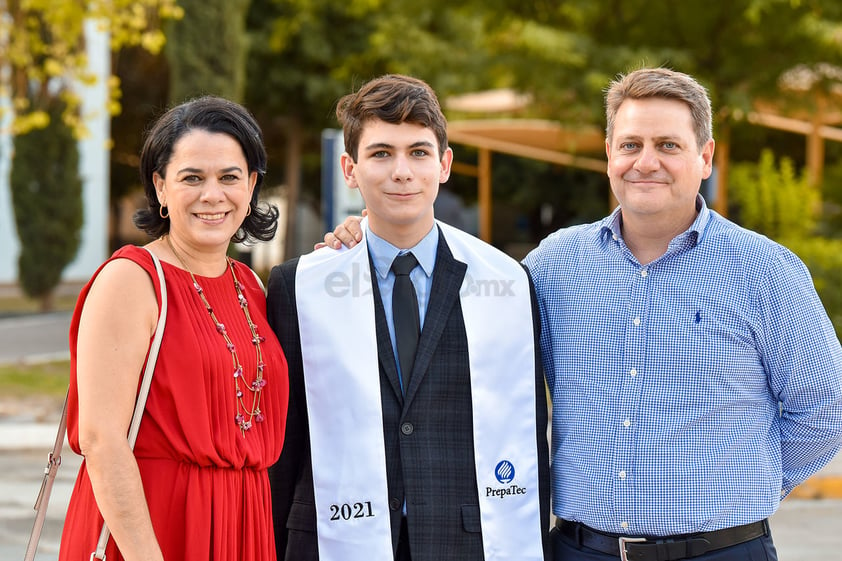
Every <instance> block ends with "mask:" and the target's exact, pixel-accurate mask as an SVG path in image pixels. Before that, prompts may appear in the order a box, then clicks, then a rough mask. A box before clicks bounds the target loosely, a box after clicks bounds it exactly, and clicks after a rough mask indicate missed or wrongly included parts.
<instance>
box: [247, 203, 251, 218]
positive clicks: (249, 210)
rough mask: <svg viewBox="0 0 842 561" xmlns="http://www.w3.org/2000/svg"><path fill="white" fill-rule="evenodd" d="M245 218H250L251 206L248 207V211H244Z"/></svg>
mask: <svg viewBox="0 0 842 561" xmlns="http://www.w3.org/2000/svg"><path fill="white" fill-rule="evenodd" d="M246 216H251V205H249V209H248V210H247V211H246Z"/></svg>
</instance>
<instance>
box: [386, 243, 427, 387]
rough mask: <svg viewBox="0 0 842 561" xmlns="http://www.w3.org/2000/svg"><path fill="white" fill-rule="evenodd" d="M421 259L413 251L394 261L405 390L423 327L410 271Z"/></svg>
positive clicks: (395, 316) (394, 296) (394, 303)
mask: <svg viewBox="0 0 842 561" xmlns="http://www.w3.org/2000/svg"><path fill="white" fill-rule="evenodd" d="M417 264H418V260H417V259H415V256H414V255H413V254H412V253H405V254H403V255H398V256H397V257H395V260H394V261H392V271H393V272H394V273H395V287H394V289H393V290H392V320H393V321H394V323H395V341H396V342H397V346H398V364H400V367H401V384H402V386H403V389H404V391H406V388H407V386H408V385H409V375H410V374H411V373H412V364H413V363H414V362H415V350H416V349H417V348H418V335H419V333H420V331H421V329H420V321H419V318H418V297H417V296H416V295H415V285H413V284H412V279H410V278H409V272H410V271H412V269H414V268H415V266H416V265H417Z"/></svg>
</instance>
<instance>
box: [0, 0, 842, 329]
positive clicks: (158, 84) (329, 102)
mask: <svg viewBox="0 0 842 561" xmlns="http://www.w3.org/2000/svg"><path fill="white" fill-rule="evenodd" d="M641 66H668V67H671V68H674V69H676V70H680V71H683V72H687V73H690V74H692V75H693V76H695V77H696V78H698V79H699V80H700V81H701V82H702V83H703V84H704V85H705V86H706V87H707V88H708V89H709V92H710V95H711V98H712V100H713V107H714V110H715V127H714V135H715V138H716V141H717V146H716V167H715V174H714V176H713V178H712V180H710V181H708V182H706V184H705V185H704V187H703V194H704V195H705V196H706V199H707V201H708V204H709V205H710V206H712V207H713V208H715V209H716V210H718V211H719V212H720V213H722V214H724V215H727V216H729V217H730V218H732V219H733V220H735V221H737V222H739V223H741V224H743V225H745V226H747V227H749V228H752V229H755V230H759V231H761V232H763V233H765V234H766V235H768V236H770V237H772V238H774V239H776V240H778V241H781V242H782V243H784V244H785V245H787V246H788V247H790V248H791V249H793V250H794V251H795V252H796V253H797V254H798V255H799V256H800V257H801V258H802V259H803V260H804V261H805V262H806V263H807V265H808V267H809V268H810V269H811V271H812V273H813V275H814V279H815V282H816V285H817V288H818V290H819V293H820V295H821V296H822V298H823V300H824V302H825V305H826V306H827V308H828V310H829V312H830V315H831V317H832V319H833V320H834V323H835V325H836V326H837V331H839V330H840V328H842V291H840V290H839V288H838V287H839V286H842V241H840V238H842V128H839V127H838V126H837V125H842V4H840V3H839V2H838V1H837V0H734V1H729V2H710V1H705V0H686V1H683V2H680V3H674V2H657V1H656V2H653V1H651V0H624V1H623V2H618V1H613V0H601V1H599V0H566V1H564V2H558V1H541V0H537V1H533V2H520V1H513V0H511V1H510V0H476V1H473V0H466V1H462V2H453V1H450V0H427V1H425V2H415V1H406V0H389V1H385V0H344V1H341V2H340V1H337V0H139V1H128V0H111V1H109V2H98V1H81V0H80V1H72V0H56V1H52V2H38V1H28V2H24V1H21V0H2V1H0V69H1V70H2V71H0V78H2V89H0V118H2V121H0V125H1V126H0V131H2V136H0V149H2V150H0V248H2V249H0V287H2V288H0V290H2V291H3V293H4V294H6V295H8V296H10V297H11V296H19V297H21V298H24V299H27V298H28V299H30V300H32V301H34V302H37V306H38V307H40V308H43V309H50V308H51V307H52V306H54V305H55V302H56V297H57V296H58V297H60V296H61V295H62V294H66V295H69V298H70V299H72V298H73V290H74V288H77V289H78V285H79V283H82V282H84V281H85V280H87V279H88V278H89V277H90V275H91V273H93V271H94V270H95V269H96V267H97V266H98V265H99V264H100V263H101V262H102V261H103V260H104V259H106V258H107V256H108V255H110V253H111V252H112V251H113V250H114V249H116V248H118V247H119V246H121V245H123V244H126V243H144V242H145V241H146V240H145V239H144V235H143V234H141V233H140V232H138V231H137V230H135V228H134V227H133V226H132V223H131V216H132V214H133V212H134V210H135V209H136V208H137V207H138V205H140V204H142V203H143V200H142V198H143V194H142V192H141V190H140V184H139V180H138V172H137V164H138V153H139V150H140V145H141V141H142V134H143V131H144V129H145V127H146V126H147V125H148V123H149V122H150V121H151V120H152V119H153V118H154V117H155V116H157V115H159V114H160V113H161V112H162V111H163V110H165V109H166V108H167V107H168V106H170V105H172V104H175V103H178V102H181V101H183V100H186V99H188V98H191V97H195V96H197V95H201V94H218V95H222V96H225V97H228V98H231V99H234V100H236V101H240V102H242V103H244V104H245V105H246V106H247V107H248V108H249V109H250V110H251V111H252V112H253V113H254V114H255V116H256V117H257V119H258V121H259V122H260V124H261V126H262V128H263V130H264V133H265V137H266V144H267V147H268V150H269V154H270V158H269V170H268V174H267V178H266V188H265V191H264V192H263V194H262V195H263V197H264V198H265V199H266V200H267V201H270V202H272V203H273V204H276V205H278V207H279V208H280V210H281V212H282V223H281V227H280V229H279V235H278V236H277V237H276V239H275V240H274V241H273V242H271V243H269V244H261V245H259V246H255V247H247V246H239V247H236V248H232V252H236V253H237V254H238V255H239V256H240V257H241V258H242V259H243V260H245V261H247V262H250V263H251V264H252V265H253V266H254V267H255V268H256V269H258V270H259V271H260V272H261V273H264V274H265V273H266V272H267V270H268V268H269V267H271V265H273V264H275V263H277V262H279V261H281V260H284V259H288V258H290V257H294V256H296V255H299V254H300V253H303V252H306V251H309V250H310V249H311V248H312V245H313V243H314V242H316V241H318V240H319V239H320V238H321V236H322V233H323V232H324V231H325V230H326V229H328V228H331V229H332V227H333V225H334V224H335V223H336V222H337V221H339V220H341V219H342V218H343V217H344V216H346V215H347V214H348V213H350V212H356V211H357V210H359V207H360V205H361V202H360V201H359V199H355V198H353V196H349V191H348V190H347V188H345V187H344V185H343V184H342V182H341V178H340V177H338V174H337V173H336V170H335V163H336V160H337V159H338V153H341V150H342V146H341V135H337V134H336V133H337V131H336V130H335V129H336V128H337V123H336V120H335V117H334V108H335V103H336V101H337V100H338V98H339V97H341V96H342V95H343V94H345V93H347V92H349V91H351V90H352V89H355V88H357V87H359V86H360V85H361V84H362V83H363V82H365V81H366V80H368V79H370V78H372V77H374V76H377V75H380V74H383V73H386V72H399V73H406V74H411V75H414V76H417V77H420V78H422V79H424V80H426V81H428V82H429V83H430V84H431V85H432V86H433V87H434V88H435V89H436V91H437V92H438V94H439V96H440V99H441V100H442V103H443V106H444V108H445V112H446V114H447V116H448V119H449V121H450V140H451V144H452V147H453V149H454V151H455V154H456V158H455V160H456V164H455V165H454V174H453V176H452V178H451V180H450V181H449V182H448V184H447V185H446V186H445V187H444V188H443V193H442V195H441V197H440V200H439V202H438V205H437V206H438V209H437V215H438V216H439V217H440V218H442V219H444V220H445V221H448V222H451V223H454V224H455V225H457V226H460V227H462V228H464V229H466V230H468V231H471V232H473V233H475V234H477V235H479V236H480V237H482V238H483V239H486V240H487V241H490V242H491V243H492V244H494V245H495V246H497V247H499V248H501V249H503V250H504V251H506V252H508V253H510V254H511V255H513V256H514V257H518V258H519V257H522V256H523V255H524V254H525V253H526V252H527V251H528V250H529V249H531V248H532V247H534V246H535V245H536V244H537V242H538V241H539V240H540V239H541V238H543V237H544V236H545V235H547V234H548V233H549V232H552V231H554V230H556V229H557V228H559V227H562V226H567V225H571V224H576V223H582V222H589V221H593V220H596V219H598V218H600V217H602V216H603V215H605V214H606V213H608V212H609V211H610V210H611V208H612V207H613V205H614V201H613V200H612V198H611V195H610V192H609V187H608V181H607V177H606V175H605V155H604V136H603V131H604V126H605V123H604V115H603V91H604V89H605V88H606V86H607V84H608V82H609V81H610V80H611V79H612V78H614V77H615V76H616V75H617V74H618V73H621V72H627V71H630V70H633V69H635V68H639V67H641ZM338 179H339V180H338Z"/></svg>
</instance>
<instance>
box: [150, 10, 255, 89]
mask: <svg viewBox="0 0 842 561" xmlns="http://www.w3.org/2000/svg"><path fill="white" fill-rule="evenodd" d="M249 3H250V0H179V5H180V6H181V8H182V9H183V10H184V17H183V18H181V19H180V20H178V21H173V22H170V23H169V25H168V26H167V44H166V47H165V49H164V52H165V53H166V56H167V61H168V62H169V67H170V93H169V97H170V102H171V103H172V104H177V103H181V102H182V101H185V100H187V99H190V98H193V97H196V96H198V95H204V94H213V95H219V96H222V97H225V98H227V99H231V100H234V101H242V98H243V94H244V91H245V77H246V54H247V52H248V51H247V47H248V45H247V39H246V33H245V23H246V15H247V12H248V7H249Z"/></svg>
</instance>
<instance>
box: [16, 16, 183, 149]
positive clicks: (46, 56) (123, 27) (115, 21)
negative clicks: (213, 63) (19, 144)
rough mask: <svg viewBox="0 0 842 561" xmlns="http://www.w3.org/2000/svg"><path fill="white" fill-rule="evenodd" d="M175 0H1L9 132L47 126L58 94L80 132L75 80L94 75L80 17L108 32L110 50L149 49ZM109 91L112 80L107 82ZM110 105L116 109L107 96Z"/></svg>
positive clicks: (158, 41) (157, 45) (156, 45)
mask: <svg viewBox="0 0 842 561" xmlns="http://www.w3.org/2000/svg"><path fill="white" fill-rule="evenodd" d="M180 15H181V10H180V8H178V6H177V5H176V0H68V1H63V2H55V1H54V0H4V1H3V2H2V3H0V61H3V62H4V64H6V65H8V67H9V69H10V71H11V78H10V80H9V82H8V83H3V84H2V88H3V93H5V94H6V95H9V96H10V97H11V99H12V108H13V111H14V114H15V122H14V125H13V130H12V132H13V134H22V133H25V132H27V131H30V130H32V129H34V128H40V127H44V126H46V125H47V122H48V120H49V115H50V107H51V106H52V104H53V102H54V100H55V98H60V99H61V100H62V103H63V104H64V107H65V110H64V112H63V114H62V118H63V120H64V122H65V123H66V124H67V125H68V126H70V127H71V128H72V129H73V130H74V131H76V133H77V134H81V133H83V131H84V116H82V115H80V114H79V105H80V99H79V95H78V93H77V92H76V91H74V88H73V84H74V83H83V84H85V83H91V82H92V81H93V80H95V79H96V77H95V76H92V75H91V74H90V73H89V71H88V69H87V57H86V54H85V42H84V33H85V22H86V21H88V20H91V21H95V22H96V24H97V25H98V26H100V28H101V29H104V30H106V31H108V33H109V36H110V40H111V48H112V50H114V51H119V50H120V49H122V48H124V47H127V46H132V45H140V46H142V47H143V48H144V49H146V50H149V51H151V52H156V51H159V50H160V49H161V48H162V47H163V45H164V35H163V33H162V32H161V29H160V22H161V20H162V19H167V18H178V17H180ZM109 85H110V86H111V88H112V92H117V91H118V90H117V84H116V83H115V82H113V81H111V82H110V83H109ZM109 109H110V110H111V111H112V113H114V112H117V111H118V110H119V102H118V100H117V99H116V97H112V100H111V103H110V107H109Z"/></svg>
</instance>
